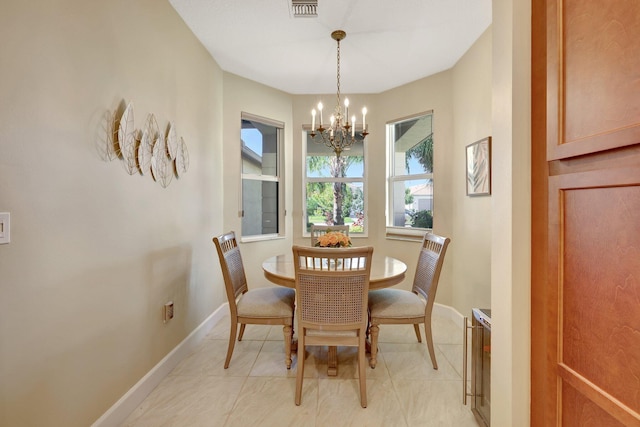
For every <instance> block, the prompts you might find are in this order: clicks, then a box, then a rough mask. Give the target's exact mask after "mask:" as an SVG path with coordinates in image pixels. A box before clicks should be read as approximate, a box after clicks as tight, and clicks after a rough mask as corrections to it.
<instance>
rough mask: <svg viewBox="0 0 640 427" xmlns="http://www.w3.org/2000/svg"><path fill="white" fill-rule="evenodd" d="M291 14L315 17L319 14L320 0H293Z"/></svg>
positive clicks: (300, 16) (296, 16) (295, 16)
mask: <svg viewBox="0 0 640 427" xmlns="http://www.w3.org/2000/svg"><path fill="white" fill-rule="evenodd" d="M291 16H293V17H294V18H315V17H317V16H318V0H291Z"/></svg>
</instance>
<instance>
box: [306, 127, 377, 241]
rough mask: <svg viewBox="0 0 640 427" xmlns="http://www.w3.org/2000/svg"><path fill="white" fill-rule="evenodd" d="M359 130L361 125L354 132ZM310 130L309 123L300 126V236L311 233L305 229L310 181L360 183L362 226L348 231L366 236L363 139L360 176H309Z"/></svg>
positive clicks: (366, 153) (365, 146)
mask: <svg viewBox="0 0 640 427" xmlns="http://www.w3.org/2000/svg"><path fill="white" fill-rule="evenodd" d="M360 130H361V126H357V127H356V132H358V131H360ZM309 132H311V125H303V126H302V144H301V145H302V150H301V151H302V178H303V182H302V201H301V205H302V237H305V238H311V233H310V232H309V231H308V230H307V185H308V184H309V183H310V182H329V183H334V182H341V183H345V184H349V183H361V184H362V199H363V200H362V211H363V212H362V214H363V227H362V232H351V231H349V237H351V238H352V239H353V238H354V237H355V238H360V237H368V235H369V231H368V230H369V220H368V215H367V212H368V203H369V202H368V198H369V197H368V187H369V185H368V172H367V171H368V164H367V163H368V162H367V155H368V148H367V144H366V143H365V140H363V141H362V163H363V166H362V177H351V178H350V177H345V178H334V177H309V176H308V173H307V141H308V138H309V136H308V134H309Z"/></svg>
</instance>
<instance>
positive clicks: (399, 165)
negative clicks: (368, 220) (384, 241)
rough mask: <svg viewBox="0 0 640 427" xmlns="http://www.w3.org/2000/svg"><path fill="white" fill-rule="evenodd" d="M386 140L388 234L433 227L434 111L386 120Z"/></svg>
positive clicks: (421, 230)
mask: <svg viewBox="0 0 640 427" xmlns="http://www.w3.org/2000/svg"><path fill="white" fill-rule="evenodd" d="M387 141H388V145H389V171H390V172H389V192H388V195H389V211H390V215H389V217H388V224H387V225H388V226H389V227H395V229H392V230H387V234H394V233H395V234H409V235H411V234H413V233H411V231H410V230H411V229H420V233H423V232H424V230H425V229H431V228H433V112H428V113H421V114H420V115H416V116H412V117H409V118H405V119H401V120H397V121H393V122H389V123H387ZM400 227H401V228H402V229H400Z"/></svg>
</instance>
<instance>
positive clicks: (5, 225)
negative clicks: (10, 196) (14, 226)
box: [0, 212, 11, 245]
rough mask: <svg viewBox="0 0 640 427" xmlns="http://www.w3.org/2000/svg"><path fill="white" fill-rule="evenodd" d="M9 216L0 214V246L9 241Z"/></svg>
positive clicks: (5, 213) (6, 213)
mask: <svg viewBox="0 0 640 427" xmlns="http://www.w3.org/2000/svg"><path fill="white" fill-rule="evenodd" d="M10 220H11V215H10V214H9V212H0V245H2V244H5V243H9V242H10V241H11V237H10V236H11V233H10V232H11V221H10Z"/></svg>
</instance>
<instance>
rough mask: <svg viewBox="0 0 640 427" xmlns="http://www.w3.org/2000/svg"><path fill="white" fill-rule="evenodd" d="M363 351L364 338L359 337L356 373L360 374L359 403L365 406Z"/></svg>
mask: <svg viewBox="0 0 640 427" xmlns="http://www.w3.org/2000/svg"><path fill="white" fill-rule="evenodd" d="M365 353H366V349H365V339H364V337H361V338H360V345H359V346H358V371H359V372H358V375H359V376H360V378H359V380H360V405H361V406H362V407H363V408H366V407H367V367H366V355H365Z"/></svg>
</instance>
